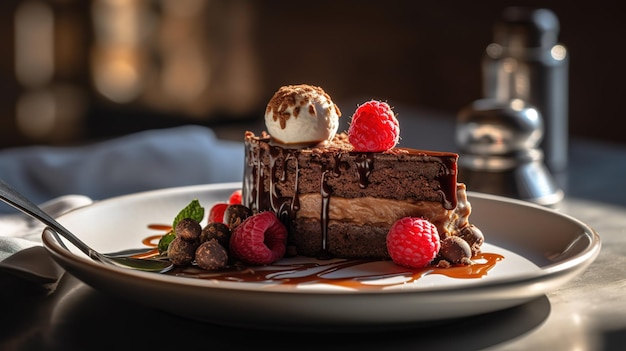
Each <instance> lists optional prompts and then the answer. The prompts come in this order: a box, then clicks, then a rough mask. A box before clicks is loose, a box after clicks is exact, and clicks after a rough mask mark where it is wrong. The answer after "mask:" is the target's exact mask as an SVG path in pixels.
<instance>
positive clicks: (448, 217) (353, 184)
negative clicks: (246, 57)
mask: <svg viewBox="0 0 626 351" xmlns="http://www.w3.org/2000/svg"><path fill="white" fill-rule="evenodd" d="M245 150H246V151H245V152H246V165H245V175H244V182H243V189H242V192H243V204H245V205H246V206H248V207H250V209H252V211H253V212H255V213H256V212H261V211H273V212H275V213H276V214H277V215H278V216H279V218H280V219H281V220H282V221H283V223H285V225H286V226H287V228H288V230H289V233H290V236H289V240H290V244H291V245H293V247H294V248H295V250H296V252H297V254H300V255H305V256H320V255H328V254H329V255H331V256H334V257H346V258H348V257H371V258H389V255H388V253H387V247H386V244H385V238H386V235H387V232H388V231H389V228H390V227H391V225H392V224H393V223H394V222H395V221H396V220H398V219H400V218H402V217H408V216H411V217H423V218H425V219H428V220H429V221H431V222H432V223H433V224H435V226H436V227H437V229H438V231H439V233H440V235H441V236H442V238H443V237H446V236H450V235H456V232H457V230H458V229H459V228H462V227H464V226H466V225H467V224H468V222H467V220H468V216H469V214H470V206H469V203H467V201H466V198H465V187H464V186H463V185H462V184H457V181H456V176H457V174H456V170H457V167H456V162H457V158H458V156H457V154H454V153H446V152H431V151H422V150H412V149H406V148H393V149H390V150H388V151H385V152H355V151H353V150H352V147H351V145H350V143H349V142H348V140H347V135H346V134H344V133H342V134H338V135H336V136H335V137H334V139H333V140H332V141H331V142H330V144H329V145H327V146H325V147H312V148H299V149H293V148H287V147H284V145H273V144H272V142H271V138H270V137H269V135H267V134H264V135H262V136H261V137H257V136H255V135H254V134H253V133H252V132H248V133H246V136H245Z"/></svg>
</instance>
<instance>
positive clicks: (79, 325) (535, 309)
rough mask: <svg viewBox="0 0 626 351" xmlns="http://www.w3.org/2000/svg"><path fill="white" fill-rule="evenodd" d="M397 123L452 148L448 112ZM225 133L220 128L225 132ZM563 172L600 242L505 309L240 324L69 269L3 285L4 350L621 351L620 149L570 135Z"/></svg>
mask: <svg viewBox="0 0 626 351" xmlns="http://www.w3.org/2000/svg"><path fill="white" fill-rule="evenodd" d="M401 125H402V126H404V129H405V130H409V131H412V132H414V133H413V134H411V137H408V136H406V135H405V136H404V137H403V144H404V145H405V146H413V147H422V148H423V147H428V148H432V149H450V148H453V146H451V145H453V144H454V139H453V136H451V135H450V128H451V127H452V128H453V127H454V125H453V121H450V120H449V119H448V120H445V119H442V120H439V119H436V118H434V119H433V118H431V117H426V118H417V117H416V118H413V119H409V118H407V119H405V120H401ZM424 126H427V127H424ZM237 128H240V129H241V130H243V129H249V128H248V126H240V127H237ZM241 130H238V129H237V130H235V131H234V132H235V133H240V132H241ZM227 132H228V131H224V130H222V131H218V135H220V133H222V134H221V135H222V136H224V137H225V138H228V134H226V133H227ZM230 132H233V131H230ZM231 135H232V134H231ZM239 135H241V134H239ZM433 135H437V137H436V138H433V137H432V136H433ZM411 144H414V145H411ZM425 145H426V146H425ZM566 175H567V182H566V197H565V199H564V200H563V202H562V203H561V204H560V206H559V209H558V210H559V211H561V212H563V213H566V214H569V215H571V216H573V217H575V218H578V219H580V220H581V221H583V222H585V223H586V224H588V225H590V226H591V227H592V228H594V229H595V230H596V231H597V232H598V233H599V234H600V237H601V240H602V250H601V252H600V254H599V256H598V258H597V259H596V260H595V261H594V262H593V263H592V264H591V265H590V266H589V268H588V269H587V270H586V271H585V272H583V273H582V274H581V275H579V276H578V277H576V278H575V279H573V280H571V281H570V282H568V283H567V284H565V285H564V286H563V287H561V288H560V289H558V290H556V291H553V292H550V293H548V294H547V295H545V296H541V297H540V298H537V299H535V300H532V301H530V302H528V303H525V304H522V305H520V306H516V307H513V308H510V309H507V310H503V311H497V312H493V313H489V314H484V315H479V316H474V317H469V318H464V319H461V320H454V321H446V322H445V323H442V324H437V325H433V326H421V327H417V328H412V329H407V330H395V331H381V332H369V333H348V334H343V333H340V334H337V335H334V336H333V335H328V334H314V333H285V332H268V331H257V330H244V329H237V328H228V327H222V326H216V325H209V324H204V323H199V322H195V321H191V320H187V319H184V318H180V317H177V316H173V315H169V314H166V313H163V312H160V311H157V310H153V309H150V308H146V307H144V306H141V305H137V304H134V303H130V302H127V301H125V300H121V299H118V298H116V297H112V296H109V295H106V294H104V293H102V292H99V291H96V290H94V289H92V288H91V287H89V286H87V285H85V284H83V283H82V282H80V281H78V280H77V279H76V278H74V277H72V276H71V275H70V274H67V273H66V274H65V275H64V276H63V278H62V279H61V281H60V283H59V285H58V287H57V289H56V290H55V291H54V293H52V294H42V293H41V292H40V291H38V290H35V289H33V288H32V287H31V286H29V285H26V284H24V283H22V282H20V281H17V280H16V281H15V282H14V283H11V284H10V285H9V286H4V287H2V289H1V293H0V297H1V298H2V304H3V307H2V311H1V312H0V320H1V321H2V328H0V349H1V350H44V349H45V350H73V349H80V350H93V349H96V350H100V349H103V350H104V349H107V350H110V349H114V348H119V347H121V346H122V347H124V349H131V348H139V347H141V348H142V349H150V348H152V349H154V348H156V349H166V348H176V349H177V350H184V349H185V347H192V346H196V347H197V346H201V347H203V348H205V349H214V350H224V349H233V350H238V349H243V348H244V347H246V348H247V347H255V348H261V349H270V348H273V349H294V348H297V349H302V350H316V351H319V350H347V349H359V350H374V349H376V350H379V349H383V348H384V349H385V350H395V349H418V348H424V349H442V350H447V349H459V350H478V349H488V350H531V349H536V350H546V349H549V350H618V349H619V350H621V349H623V347H624V345H625V343H626V270H625V269H624V267H626V201H625V199H626V188H625V187H624V186H622V185H619V184H620V183H621V181H622V180H623V179H625V178H626V147H624V146H619V145H607V144H603V143H597V142H591V141H585V140H573V141H572V142H571V147H570V166H569V169H568V172H567V174H566ZM364 308H366V307H365V306H364ZM450 332H452V333H453V334H450Z"/></svg>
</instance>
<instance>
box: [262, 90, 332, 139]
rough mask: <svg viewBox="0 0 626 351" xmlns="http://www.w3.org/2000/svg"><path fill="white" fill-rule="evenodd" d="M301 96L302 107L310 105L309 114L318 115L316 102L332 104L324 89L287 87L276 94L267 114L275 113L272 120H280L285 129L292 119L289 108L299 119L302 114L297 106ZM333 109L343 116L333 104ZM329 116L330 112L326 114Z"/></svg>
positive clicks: (267, 109) (268, 106) (269, 104)
mask: <svg viewBox="0 0 626 351" xmlns="http://www.w3.org/2000/svg"><path fill="white" fill-rule="evenodd" d="M298 96H300V97H301V98H302V101H301V102H300V104H301V105H307V104H308V105H309V113H310V114H311V115H316V111H315V104H314V103H315V102H321V101H323V99H322V98H321V97H323V98H325V99H326V100H327V101H328V102H331V103H332V100H331V98H330V95H328V94H327V93H326V92H325V91H324V90H323V89H322V88H320V87H317V86H312V85H308V84H299V85H287V86H283V87H281V88H280V89H278V91H277V92H276V93H275V94H274V96H273V97H272V98H271V99H270V101H269V103H268V104H267V108H266V109H265V113H266V114H267V113H269V112H273V115H272V118H273V119H274V121H276V120H278V119H280V127H281V128H283V129H284V128H285V126H286V124H287V120H288V119H289V118H290V117H291V113H289V112H287V109H288V108H289V107H294V110H293V115H294V117H296V118H297V117H298V115H299V114H300V106H296V105H297V101H296V97H298ZM332 108H333V109H334V110H335V112H336V113H337V116H341V111H340V110H339V107H337V105H335V104H333V105H332ZM326 113H327V114H328V113H329V111H327V112H326Z"/></svg>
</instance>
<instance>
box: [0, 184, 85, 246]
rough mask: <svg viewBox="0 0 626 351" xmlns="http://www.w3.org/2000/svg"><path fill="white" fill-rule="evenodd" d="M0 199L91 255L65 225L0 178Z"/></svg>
mask: <svg viewBox="0 0 626 351" xmlns="http://www.w3.org/2000/svg"><path fill="white" fill-rule="evenodd" d="M0 199H2V201H4V202H6V203H7V204H9V205H11V206H13V207H15V208H17V209H19V210H21V211H22V212H24V213H26V214H28V215H29V216H31V217H33V218H35V219H38V220H40V221H41V222H43V223H44V224H46V225H48V226H49V227H51V228H52V229H53V230H54V232H58V233H59V234H61V235H62V236H63V237H65V238H66V239H67V240H69V241H70V242H71V243H72V244H74V245H75V246H76V247H77V248H79V249H80V250H81V251H82V252H84V253H85V254H86V255H89V256H91V254H92V250H91V249H89V248H88V247H86V246H85V244H83V242H81V241H80V240H79V239H78V238H76V237H75V236H74V234H72V233H71V232H70V231H69V230H67V229H65V227H63V226H62V225H61V224H60V223H59V222H57V221H56V220H55V219H54V218H52V217H51V216H50V215H48V214H47V213H46V212H44V211H43V210H42V209H41V208H39V206H37V205H35V204H34V203H32V202H31V201H30V200H28V199H27V198H25V197H24V196H23V195H22V194H20V193H19V192H18V191H17V190H15V189H13V187H11V186H10V185H8V184H7V183H5V182H4V181H3V180H2V179H0ZM57 240H58V239H57ZM58 241H59V243H60V244H61V245H63V243H62V242H61V241H60V240H58Z"/></svg>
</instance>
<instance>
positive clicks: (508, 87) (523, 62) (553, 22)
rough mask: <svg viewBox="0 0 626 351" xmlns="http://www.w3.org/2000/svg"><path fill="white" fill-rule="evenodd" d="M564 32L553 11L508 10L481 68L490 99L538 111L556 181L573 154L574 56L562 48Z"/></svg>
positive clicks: (545, 152) (549, 166)
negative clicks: (570, 107)
mask: <svg viewBox="0 0 626 351" xmlns="http://www.w3.org/2000/svg"><path fill="white" fill-rule="evenodd" d="M559 30H560V26H559V20H558V18H557V16H556V15H555V14H554V13H553V12H552V11H550V10H548V9H532V8H524V7H508V8H506V9H505V10H504V11H503V13H502V18H501V19H500V20H498V21H496V24H495V26H494V40H493V42H492V43H491V44H489V45H488V46H487V48H486V50H485V55H484V58H483V67H482V70H483V80H484V81H483V94H484V97H485V98H493V99H496V100H499V101H501V102H506V101H509V100H512V99H522V100H524V101H526V102H528V103H529V104H531V105H533V106H534V107H535V108H537V109H538V110H539V112H540V113H541V115H542V117H543V122H544V137H543V140H542V142H541V144H540V147H541V149H542V150H543V152H544V159H545V164H546V166H547V167H548V169H550V171H551V172H552V173H553V174H554V175H557V174H558V173H562V172H564V171H565V169H566V167H567V153H568V84H569V83H568V75H569V72H568V70H569V55H568V52H567V49H566V48H565V46H563V45H562V44H559V43H558V35H559ZM559 178H560V176H559Z"/></svg>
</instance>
